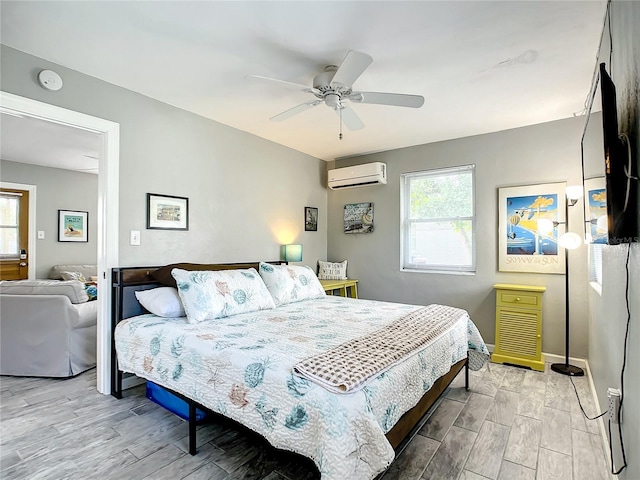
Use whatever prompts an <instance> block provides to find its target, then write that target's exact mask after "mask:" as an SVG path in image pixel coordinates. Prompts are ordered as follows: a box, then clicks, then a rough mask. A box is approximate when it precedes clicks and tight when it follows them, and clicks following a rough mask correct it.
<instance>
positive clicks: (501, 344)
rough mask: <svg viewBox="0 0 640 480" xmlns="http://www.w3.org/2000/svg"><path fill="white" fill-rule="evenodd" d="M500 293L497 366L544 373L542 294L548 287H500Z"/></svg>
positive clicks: (498, 298) (498, 302)
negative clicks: (519, 366)
mask: <svg viewBox="0 0 640 480" xmlns="http://www.w3.org/2000/svg"><path fill="white" fill-rule="evenodd" d="M493 288H494V289H495V291H496V345H495V348H494V351H493V354H492V355H491V361H492V362H495V363H510V364H513V365H521V366H523V367H530V368H532V369H534V370H540V371H544V355H542V294H543V293H544V291H545V290H546V288H545V287H541V286H536V285H511V284H506V283H498V284H496V285H494V286H493Z"/></svg>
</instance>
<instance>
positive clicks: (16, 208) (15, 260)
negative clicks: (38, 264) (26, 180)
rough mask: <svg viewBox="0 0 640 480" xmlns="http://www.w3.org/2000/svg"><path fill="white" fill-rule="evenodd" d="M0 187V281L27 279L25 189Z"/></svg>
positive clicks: (27, 240)
mask: <svg viewBox="0 0 640 480" xmlns="http://www.w3.org/2000/svg"><path fill="white" fill-rule="evenodd" d="M20 187H21V186H20V185H17V186H10V185H5V184H4V183H2V184H0V280H25V279H27V278H29V258H28V252H29V251H30V250H31V248H30V245H29V219H30V216H29V206H30V202H29V197H30V195H31V192H30V190H29V189H22V188H20Z"/></svg>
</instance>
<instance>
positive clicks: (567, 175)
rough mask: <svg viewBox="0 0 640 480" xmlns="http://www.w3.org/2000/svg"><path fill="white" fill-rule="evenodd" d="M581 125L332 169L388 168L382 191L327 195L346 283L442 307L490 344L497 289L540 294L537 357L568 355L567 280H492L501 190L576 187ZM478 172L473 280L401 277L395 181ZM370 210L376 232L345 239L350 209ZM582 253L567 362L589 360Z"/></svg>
mask: <svg viewBox="0 0 640 480" xmlns="http://www.w3.org/2000/svg"><path fill="white" fill-rule="evenodd" d="M583 122H584V121H583V119H582V118H571V119H567V120H561V121H556V122H551V123H546V124H541V125H534V126H530V127H525V128H518V129H513V130H507V131H502V132H498V133H492V134H487V135H479V136H474V137H467V138H461V139H457V140H451V141H446V142H439V143H432V144H428V145H419V146H416V147H411V148H405V149H401V150H393V151H389V152H382V153H377V154H373V155H366V156H361V157H358V158H351V159H345V160H341V161H338V162H336V167H342V166H347V165H351V164H356V163H367V162H374V161H380V162H385V163H386V164H387V169H388V184H387V185H380V186H373V187H362V188H355V189H350V190H340V191H331V192H330V193H329V208H328V210H329V240H328V242H329V249H328V256H329V260H331V261H341V260H344V259H347V260H348V261H349V263H348V275H349V276H350V277H353V278H358V279H359V280H360V283H359V284H358V291H359V293H360V294H361V296H362V297H364V298H376V299H382V300H390V301H398V302H406V303H415V304H419V303H444V304H448V305H454V306H458V307H461V308H464V309H466V310H467V311H469V313H470V315H471V318H472V319H473V321H474V322H475V323H476V324H477V325H478V328H479V329H480V332H481V333H482V335H483V337H484V339H485V341H486V342H488V343H494V333H495V293H494V290H493V288H492V287H493V285H494V284H495V283H519V284H529V285H543V286H545V287H547V291H546V292H545V294H544V297H543V304H544V307H543V339H542V347H543V351H545V352H549V353H556V354H564V336H565V335H564V331H565V321H564V304H565V292H564V276H563V275H549V274H528V273H501V272H498V271H497V269H498V267H497V265H498V259H497V252H498V235H497V232H498V206H497V197H498V191H497V189H498V187H502V186H513V185H532V184H538V183H550V182H560V181H567V183H568V184H569V185H579V184H581V183H582V175H581V169H580V136H581V134H582V126H583ZM466 164H476V219H477V221H476V225H477V227H476V239H477V245H476V248H477V266H476V274H475V275H449V274H433V273H413V272H401V271H400V174H402V173H405V172H414V171H419V170H426V169H432V168H441V167H448V166H456V165H466ZM356 202H373V203H374V226H375V229H374V232H373V233H371V234H361V235H346V234H344V233H343V231H342V230H343V229H342V217H343V208H344V204H346V203H356ZM582 208H583V207H582V202H579V203H578V204H577V205H576V208H572V209H570V226H571V230H573V231H576V232H581V229H582V218H583V216H582ZM585 257H586V248H585V247H580V248H579V249H577V250H574V251H573V252H571V256H570V271H571V278H572V279H578V280H577V281H572V282H571V288H570V291H571V322H572V327H571V328H572V332H571V355H572V356H576V357H581V358H586V356H587V305H586V301H585V300H584V299H585V297H586V288H587V284H586V281H585V277H586V261H585Z"/></svg>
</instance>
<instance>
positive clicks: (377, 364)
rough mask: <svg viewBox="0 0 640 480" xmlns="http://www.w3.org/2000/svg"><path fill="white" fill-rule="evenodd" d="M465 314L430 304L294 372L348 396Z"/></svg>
mask: <svg viewBox="0 0 640 480" xmlns="http://www.w3.org/2000/svg"><path fill="white" fill-rule="evenodd" d="M463 316H464V317H468V314H467V312H466V311H464V310H461V309H459V308H454V307H448V306H445V305H429V306H427V307H422V308H420V309H418V310H416V311H414V312H411V313H409V314H408V315H405V316H403V317H402V318H399V319H398V320H395V321H394V322H393V323H391V324H390V325H388V326H386V327H384V328H382V329H380V330H376V331H375V332H372V333H370V334H368V335H365V336H363V337H360V338H356V339H354V340H351V341H349V342H346V343H343V344H342V345H339V346H337V347H335V348H332V349H331V350H328V351H326V352H322V353H320V354H317V355H314V356H312V357H309V358H307V359H305V360H302V361H301V362H298V363H297V364H296V365H295V366H294V367H293V371H294V372H295V373H296V374H298V375H300V376H301V377H304V378H307V379H308V380H311V381H313V382H315V383H317V384H319V385H321V386H322V387H324V388H326V389H327V390H329V391H331V392H335V393H350V392H354V391H357V390H359V389H361V388H362V387H364V386H365V385H366V384H367V382H368V381H369V380H371V379H373V378H375V377H377V376H378V375H380V374H381V373H383V372H384V371H385V370H388V369H389V368H391V367H392V366H394V365H396V364H397V363H398V362H400V361H402V360H403V359H404V358H406V357H407V356H409V355H413V354H415V353H417V352H418V351H419V350H420V349H421V348H423V347H425V346H427V345H428V344H429V343H430V342H431V341H432V340H434V339H435V338H436V337H438V336H439V335H440V334H442V333H444V332H446V331H447V330H448V329H449V328H451V327H452V326H453V325H454V324H455V323H456V322H457V321H458V320H459V319H460V317H463Z"/></svg>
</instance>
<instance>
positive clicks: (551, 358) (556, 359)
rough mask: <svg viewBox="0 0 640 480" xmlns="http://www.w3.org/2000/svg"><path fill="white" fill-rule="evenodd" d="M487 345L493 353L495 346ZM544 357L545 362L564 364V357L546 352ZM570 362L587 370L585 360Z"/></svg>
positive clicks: (570, 360) (572, 360)
mask: <svg viewBox="0 0 640 480" xmlns="http://www.w3.org/2000/svg"><path fill="white" fill-rule="evenodd" d="M486 345H487V348H488V349H489V352H490V353H493V350H494V348H495V345H493V344H491V343H487V344H486ZM542 355H544V361H545V362H548V363H564V355H556V354H555V353H544V352H542ZM569 362H570V363H571V365H575V366H576V367H580V368H583V369H584V368H586V366H587V361H586V360H585V359H584V358H575V357H569Z"/></svg>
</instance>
